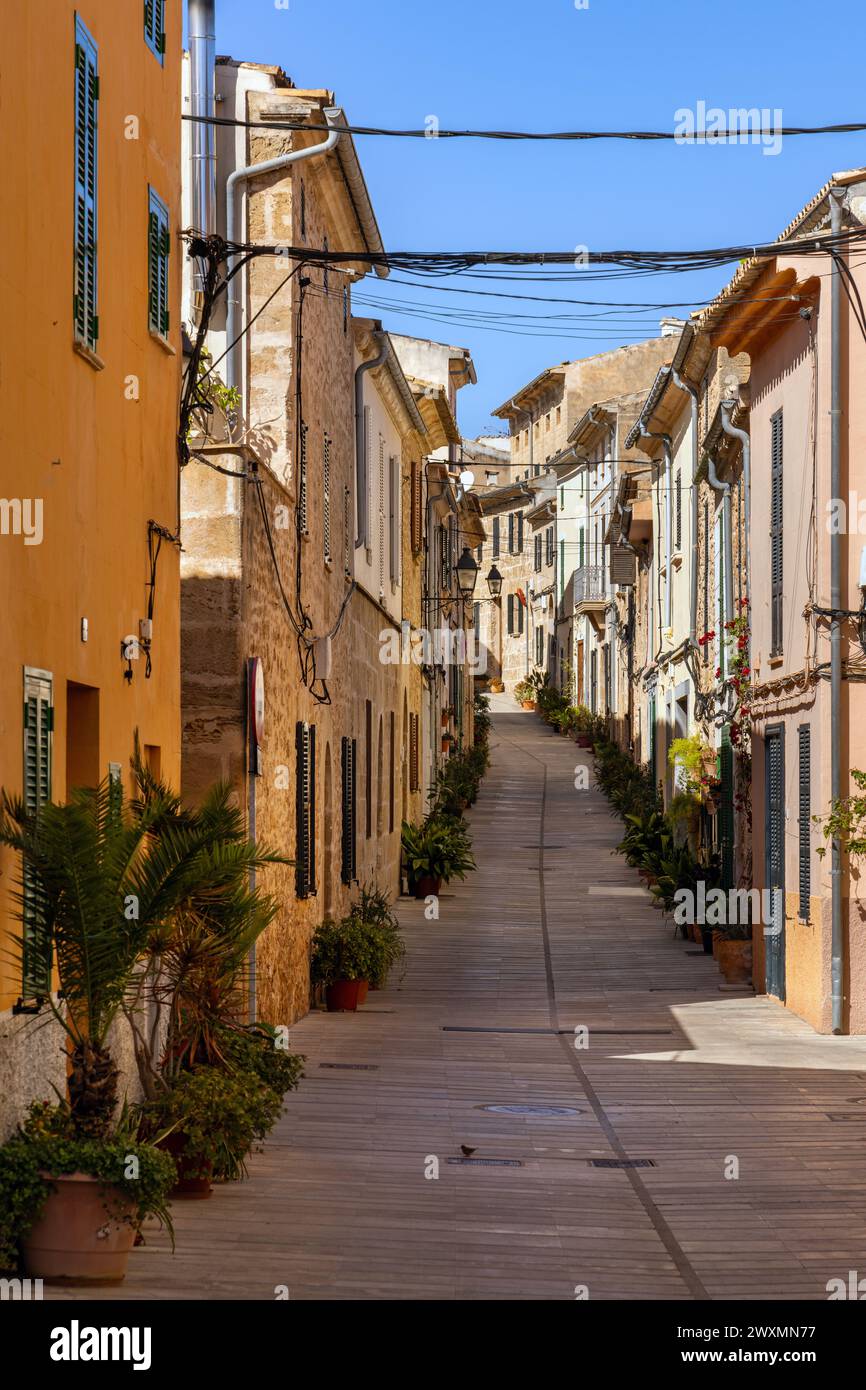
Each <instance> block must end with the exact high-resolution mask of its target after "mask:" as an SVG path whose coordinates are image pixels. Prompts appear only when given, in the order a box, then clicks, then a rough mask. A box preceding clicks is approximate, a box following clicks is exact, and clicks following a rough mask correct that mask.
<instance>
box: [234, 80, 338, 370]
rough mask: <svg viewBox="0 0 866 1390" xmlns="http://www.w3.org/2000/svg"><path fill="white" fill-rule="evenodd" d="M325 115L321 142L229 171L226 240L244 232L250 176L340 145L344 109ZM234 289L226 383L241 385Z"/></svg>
mask: <svg viewBox="0 0 866 1390" xmlns="http://www.w3.org/2000/svg"><path fill="white" fill-rule="evenodd" d="M323 114H324V117H325V120H326V122H327V124H328V125H329V126H330V127H331V130H330V131H329V133H328V135H327V136H326V138H325V139H324V140H322V141H320V142H319V144H318V145H310V146H309V147H308V148H306V149H302V150H292V151H290V153H289V154H281V155H278V156H277V157H276V158H275V159H265V160H263V161H262V163H261V164H248V165H246V167H245V168H243V169H235V170H234V171H233V172H232V173H231V174H229V176H228V179H227V180H226V241H228V242H229V244H231V243H233V242H235V241H237V240H238V234H239V232H242V222H243V219H242V218H241V217H239V216H238V207H237V196H238V194H239V192H240V191H241V189H240V185H241V184H242V183H246V182H247V180H248V179H251V178H255V177H257V176H258V175H259V174H270V173H274V172H275V171H276V170H277V169H288V168H290V167H291V166H292V165H293V164H300V162H301V161H302V160H304V159H313V158H314V157H315V156H316V155H322V154H327V153H328V151H329V150H332V149H333V148H334V146H335V145H336V144H337V141H338V140H339V139H340V135H341V133H342V132H341V131H340V130H339V129H338V128H337V124H336V123H337V121H338V120H339V119H340V110H339V108H338V107H334V106H329V107H326V109H325V111H324V113H323ZM236 263H237V256H229V257H228V263H227V268H226V273H227V274H229V273H231V271H232V270H233V269H234V267H235V265H236ZM232 289H233V287H231V286H230V287H229V288H228V290H227V291H226V297H227V304H226V385H227V386H228V387H232V386H239V385H240V384H241V383H240V373H239V372H238V370H237V357H236V340H237V337H238V322H239V319H240V299H239V298H238V295H237V293H236V292H235V293H233V292H232Z"/></svg>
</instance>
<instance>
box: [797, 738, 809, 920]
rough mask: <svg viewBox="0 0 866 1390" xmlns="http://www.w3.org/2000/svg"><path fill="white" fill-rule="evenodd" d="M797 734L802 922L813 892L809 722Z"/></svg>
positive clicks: (807, 915) (800, 914) (800, 910)
mask: <svg viewBox="0 0 866 1390" xmlns="http://www.w3.org/2000/svg"><path fill="white" fill-rule="evenodd" d="M797 734H798V737H799V753H800V761H799V783H800V807H799V817H798V821H797V828H798V840H799V879H800V908H799V913H798V915H799V917H800V920H801V922H808V920H809V916H810V912H809V898H810V897H811V893H812V866H811V862H810V858H809V851H810V848H811V846H810V833H811V825H812V729H811V727H810V725H808V724H801V725H800V727H799V729H798V730H797Z"/></svg>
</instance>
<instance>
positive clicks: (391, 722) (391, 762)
mask: <svg viewBox="0 0 866 1390" xmlns="http://www.w3.org/2000/svg"><path fill="white" fill-rule="evenodd" d="M388 722H389V726H390V739H389V741H388V830H389V832H393V830H394V757H395V753H394V722H395V721H394V711H393V710H391V712H390V714H389V716H388Z"/></svg>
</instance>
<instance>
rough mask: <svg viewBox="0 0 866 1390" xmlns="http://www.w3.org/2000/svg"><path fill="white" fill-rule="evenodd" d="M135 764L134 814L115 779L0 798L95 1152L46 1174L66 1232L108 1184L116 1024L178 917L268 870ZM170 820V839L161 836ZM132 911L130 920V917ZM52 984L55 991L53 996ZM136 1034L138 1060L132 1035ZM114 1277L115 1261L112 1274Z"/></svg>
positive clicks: (52, 1010)
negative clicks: (38, 798) (34, 801)
mask: <svg viewBox="0 0 866 1390" xmlns="http://www.w3.org/2000/svg"><path fill="white" fill-rule="evenodd" d="M134 768H135V770H136V775H137V777H138V779H139V789H140V791H142V795H140V796H138V797H136V798H135V799H133V800H132V801H131V802H130V803H129V805H128V806H124V804H123V801H122V799H119V798H118V788H117V784H115V783H113V782H112V781H110V780H109V779H106V780H105V782H103V783H102V784H101V785H100V786H99V787H97V788H92V789H78V790H74V791H73V792H72V796H71V800H70V802H69V803H67V804H62V805H61V804H55V803H51V802H49V803H47V804H45V805H44V806H42V807H41V808H40V811H39V814H38V815H35V814H33V813H31V812H30V811H29V810H28V808H27V806H26V804H25V803H24V802H23V801H22V800H21V798H20V797H12V796H10V795H8V794H7V793H3V794H2V802H0V843H3V844H5V845H7V846H9V847H10V848H12V849H13V850H16V851H18V852H19V853H20V855H21V869H20V876H19V886H18V892H17V894H16V898H17V902H18V904H19V909H20V911H19V917H20V919H21V920H22V922H24V923H26V927H25V930H24V931H23V932H22V935H21V937H20V938H19V939H18V955H19V961H18V964H19V968H20V970H21V976H22V978H23V980H24V982H25V988H26V990H27V992H28V993H29V995H30V996H31V997H32V996H33V995H37V996H41V1004H42V1008H43V1009H44V1011H45V1012H44V1013H43V1014H42V1015H41V1019H40V1021H43V1022H44V1021H45V1016H46V1014H50V1015H52V1016H53V1019H54V1021H55V1023H56V1024H57V1025H58V1026H59V1027H60V1028H61V1029H62V1030H63V1032H64V1033H65V1035H66V1040H67V1048H68V1054H69V1063H70V1065H69V1072H68V1077H67V1093H68V1124H69V1134H70V1135H72V1136H73V1138H74V1141H75V1143H76V1144H79V1145H85V1144H86V1145H89V1146H90V1147H85V1148H81V1149H79V1150H78V1152H79V1154H80V1156H81V1158H82V1160H83V1161H86V1162H85V1166H83V1167H82V1168H81V1170H80V1172H79V1173H78V1178H77V1180H76V1181H75V1182H69V1181H65V1179H66V1178H67V1176H68V1175H69V1172H70V1170H69V1169H68V1167H66V1166H65V1165H66V1163H67V1159H66V1158H65V1156H64V1154H63V1153H61V1154H60V1156H59V1157H58V1163H60V1164H62V1165H63V1166H62V1170H61V1171H60V1172H59V1173H58V1174H57V1175H56V1176H60V1177H63V1178H64V1186H63V1189H62V1191H61V1190H60V1189H59V1188H58V1187H57V1186H56V1185H54V1184H53V1178H54V1176H55V1174H54V1173H53V1171H52V1166H51V1163H50V1162H48V1164H47V1166H46V1167H45V1169H44V1182H45V1184H46V1197H45V1211H44V1213H43V1216H44V1218H45V1219H46V1220H49V1221H50V1220H52V1219H53V1211H54V1209H55V1208H56V1207H57V1206H58V1204H62V1205H63V1206H64V1209H65V1210H66V1213H67V1214H66V1216H65V1217H64V1218H63V1224H65V1226H66V1227H67V1229H69V1230H70V1231H73V1232H74V1231H76V1230H77V1231H81V1232H85V1233H86V1232H87V1231H90V1230H91V1229H92V1228H91V1226H90V1225H89V1224H88V1221H89V1217H88V1216H87V1215H85V1216H84V1217H83V1218H82V1219H79V1217H80V1216H81V1213H82V1212H89V1211H90V1210H91V1209H92V1205H93V1191H94V1185H96V1186H97V1187H98V1188H99V1189H100V1190H102V1189H104V1188H105V1181H106V1169H105V1168H104V1166H103V1165H102V1163H101V1161H100V1159H99V1155H100V1153H102V1152H105V1153H106V1154H107V1155H108V1158H109V1159H110V1160H112V1161H113V1156H114V1155H115V1154H116V1142H117V1137H118V1132H119V1131H118V1128H117V1119H116V1112H117V1109H118V1094H117V1083H118V1069H117V1066H116V1065H115V1062H114V1058H113V1057H112V1055H111V1050H110V1047H109V1041H108V1040H109V1035H110V1030H111V1027H112V1025H113V1024H114V1022H115V1020H116V1018H117V1016H118V1014H119V1013H120V1012H121V1011H124V1010H125V1009H126V1007H127V1005H128V1003H129V1001H130V1000H131V999H134V998H135V997H136V993H137V991H138V990H139V989H140V986H141V981H142V979H143V978H145V977H146V976H147V975H148V974H149V973H150V972H149V969H148V967H149V965H150V964H151V963H152V961H153V960H154V958H155V957H158V956H161V955H162V954H163V953H165V952H166V950H167V948H168V945H169V941H170V940H171V937H172V933H173V929H174V926H175V922H176V918H177V917H178V915H183V914H184V913H186V912H188V911H190V909H191V907H192V909H193V910H194V909H195V906H196V903H197V902H200V901H203V900H204V899H205V898H208V899H209V900H211V901H213V900H216V899H218V898H219V896H220V890H221V889H224V890H225V892H226V897H227V901H228V907H227V912H228V915H229V916H231V915H232V913H236V912H237V910H238V906H239V904H238V899H237V895H236V893H235V892H234V886H235V884H236V881H237V877H238V875H239V874H245V873H246V872H247V871H248V869H249V867H250V866H252V865H253V864H254V863H257V862H265V857H264V856H263V855H262V854H261V853H260V852H259V851H258V850H257V849H256V847H255V846H253V845H250V844H248V843H246V842H244V843H239V844H234V845H230V846H227V845H226V844H225V837H224V833H223V825H222V823H221V822H220V820H219V818H210V817H203V818H202V817H195V816H194V815H188V814H184V813H181V812H180V810H179V802H178V799H177V798H176V797H173V795H172V794H170V793H168V792H167V791H166V790H165V789H164V788H163V787H162V786H161V785H157V784H156V783H153V785H150V784H149V785H148V786H147V788H146V789H144V787H143V783H144V780H145V778H146V774H145V773H144V771H143V770H142V769H141V765H140V761H139V760H138V758H137V757H136V760H135V763H134ZM168 823H171V833H170V834H166V833H165V831H164V827H165V826H166V824H168ZM130 903H134V904H135V912H134V913H130V912H129V911H128V910H127V909H128V907H129V904H130ZM55 981H56V986H57V988H58V990H59V994H58V995H57V996H54V995H52V993H51V986H52V984H54V983H55ZM59 1000H62V1004H61V1003H60V1002H58V1001H59ZM135 1036H136V1052H137V1054H138V1052H139V1048H140V1045H141V1032H140V1030H139V1032H138V1033H137V1034H136V1035H135ZM46 1158H50V1151H49V1150H46ZM87 1165H89V1171H88V1166H87ZM108 1171H110V1172H113V1171H114V1168H112V1167H109V1170H108ZM163 1171H164V1170H163ZM110 1195H111V1194H108V1196H109V1197H110ZM121 1253H122V1252H121ZM127 1253H128V1251H127ZM74 1254H75V1252H74V1250H69V1251H68V1252H67V1254H66V1255H65V1257H64V1266H65V1275H66V1277H69V1278H75V1277H80V1278H82V1279H84V1280H88V1279H91V1278H93V1268H94V1261H93V1250H92V1248H91V1247H90V1245H89V1244H87V1243H86V1242H85V1244H84V1245H83V1246H82V1248H81V1250H80V1251H79V1254H80V1264H79V1266H78V1268H76V1264H75V1258H74ZM117 1271H118V1266H117V1265H115V1266H114V1268H113V1272H112V1276H111V1277H118V1273H117ZM119 1277H122V1273H121V1274H120V1276H119Z"/></svg>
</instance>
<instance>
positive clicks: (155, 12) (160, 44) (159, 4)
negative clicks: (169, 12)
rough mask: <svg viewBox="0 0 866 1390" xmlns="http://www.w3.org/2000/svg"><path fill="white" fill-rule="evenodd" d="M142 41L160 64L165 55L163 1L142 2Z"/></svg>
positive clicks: (146, 0) (148, 0)
mask: <svg viewBox="0 0 866 1390" xmlns="http://www.w3.org/2000/svg"><path fill="white" fill-rule="evenodd" d="M144 41H145V43H146V44H147V46H148V48H149V49H150V51H151V53H153V54H154V55H155V56H156V57H157V58H158V59H159V61H160V62H162V61H163V55H164V54H165V0H144Z"/></svg>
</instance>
